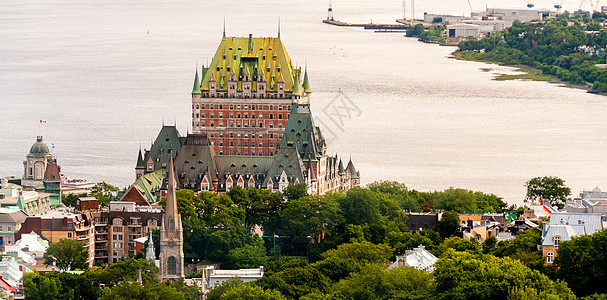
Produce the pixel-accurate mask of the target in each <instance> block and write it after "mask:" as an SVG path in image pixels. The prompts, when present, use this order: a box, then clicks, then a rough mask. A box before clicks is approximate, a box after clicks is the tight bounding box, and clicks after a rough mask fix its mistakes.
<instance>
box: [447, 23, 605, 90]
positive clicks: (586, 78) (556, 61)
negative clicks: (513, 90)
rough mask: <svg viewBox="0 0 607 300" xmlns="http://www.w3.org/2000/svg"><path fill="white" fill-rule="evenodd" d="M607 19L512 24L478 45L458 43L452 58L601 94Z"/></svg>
mask: <svg viewBox="0 0 607 300" xmlns="http://www.w3.org/2000/svg"><path fill="white" fill-rule="evenodd" d="M606 17H607V15H606V14H604V13H594V14H593V15H592V17H589V16H578V17H571V16H570V15H569V14H568V13H567V12H565V13H563V14H561V15H558V16H557V17H556V18H554V19H549V20H545V21H537V22H526V23H523V22H519V21H514V23H513V24H512V27H510V28H508V29H506V30H502V31H499V32H496V33H493V34H491V35H490V36H487V37H485V38H482V39H480V40H467V41H462V42H460V44H459V45H458V47H459V49H458V51H457V52H455V53H454V56H455V57H456V58H458V59H465V60H475V61H482V62H491V63H498V64H503V65H515V66H516V65H525V66H528V67H531V68H534V69H536V70H538V71H541V72H542V73H543V74H546V75H552V76H555V77H556V78H558V79H560V80H561V81H564V82H569V83H571V84H574V85H576V86H578V87H579V86H582V87H588V89H589V90H590V91H592V92H600V93H605V92H607V69H604V68H603V67H602V66H600V65H602V64H605V58H606V56H605V54H606V50H605V48H606V46H607V31H605V30H604V29H603V22H604V21H605V18H606ZM533 77H537V76H533ZM513 78H514V77H513ZM523 79H525V78H523ZM532 80H533V78H532ZM540 80H545V78H540Z"/></svg>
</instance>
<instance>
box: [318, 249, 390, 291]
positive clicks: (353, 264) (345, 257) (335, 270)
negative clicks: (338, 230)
mask: <svg viewBox="0 0 607 300" xmlns="http://www.w3.org/2000/svg"><path fill="white" fill-rule="evenodd" d="M392 255H393V250H392V248H390V246H388V245H385V244H379V245H376V244H373V243H370V242H366V241H364V242H360V243H349V244H342V245H339V246H338V247H337V248H336V249H331V250H328V251H326V252H324V253H323V254H322V257H323V258H324V259H323V260H321V261H318V262H316V263H315V264H314V265H313V267H315V268H317V269H318V270H319V271H321V272H322V273H323V274H324V275H325V276H327V277H329V278H330V279H332V280H334V281H339V280H340V279H342V278H346V277H348V276H349V275H350V274H351V273H355V272H359V271H360V270H362V268H363V267H365V266H367V265H372V264H380V265H382V264H386V263H389V262H390V261H389V260H388V259H389V258H391V257H392Z"/></svg>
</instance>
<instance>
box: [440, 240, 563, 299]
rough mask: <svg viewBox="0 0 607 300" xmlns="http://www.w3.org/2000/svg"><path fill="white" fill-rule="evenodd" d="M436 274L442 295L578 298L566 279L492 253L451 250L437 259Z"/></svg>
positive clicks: (503, 297) (462, 296) (462, 297)
mask: <svg viewBox="0 0 607 300" xmlns="http://www.w3.org/2000/svg"><path fill="white" fill-rule="evenodd" d="M434 278H435V282H436V292H437V296H438V297H439V299H547V298H548V299H575V295H574V294H573V292H572V291H571V290H570V289H569V288H568V287H567V284H566V283H564V282H554V281H551V280H550V279H549V278H548V277H547V276H545V275H543V274H541V273H540V272H539V271H537V270H531V269H529V268H528V267H526V266H525V265H523V264H522V263H521V262H519V261H517V260H514V259H511V258H498V257H495V256H492V255H482V256H481V255H474V254H471V253H467V252H456V251H453V250H449V251H448V253H446V255H445V256H444V257H443V258H441V259H439V260H438V261H437V263H436V270H435V271H434ZM521 294H523V295H525V296H526V297H527V298H518V296H520V295H521Z"/></svg>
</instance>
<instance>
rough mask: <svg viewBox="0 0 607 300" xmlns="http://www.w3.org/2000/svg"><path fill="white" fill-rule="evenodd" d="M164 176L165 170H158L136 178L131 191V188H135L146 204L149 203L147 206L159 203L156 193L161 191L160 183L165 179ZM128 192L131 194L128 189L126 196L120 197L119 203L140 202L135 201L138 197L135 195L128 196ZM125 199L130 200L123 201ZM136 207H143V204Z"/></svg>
mask: <svg viewBox="0 0 607 300" xmlns="http://www.w3.org/2000/svg"><path fill="white" fill-rule="evenodd" d="M166 174H167V171H166V170H158V171H154V172H152V173H149V174H145V175H143V176H141V177H139V178H137V180H136V181H135V183H133V186H132V187H131V189H132V188H133V187H135V188H136V189H137V191H138V192H139V194H141V195H142V196H143V197H144V199H145V200H146V201H147V202H149V204H154V203H156V202H158V201H160V199H159V196H158V195H159V194H158V192H159V191H160V189H162V181H163V180H164V178H165V177H166ZM129 192H131V191H130V189H129V191H127V192H126V194H124V196H123V197H122V199H121V200H120V201H128V202H141V201H139V200H137V201H136V200H135V199H137V198H138V196H137V195H136V194H131V195H128V194H129ZM131 193H135V192H134V191H133V192H131ZM127 195H128V197H127ZM125 197H126V198H125ZM125 199H130V200H125ZM138 205H144V203H141V204H139V203H138ZM146 205H147V204H146Z"/></svg>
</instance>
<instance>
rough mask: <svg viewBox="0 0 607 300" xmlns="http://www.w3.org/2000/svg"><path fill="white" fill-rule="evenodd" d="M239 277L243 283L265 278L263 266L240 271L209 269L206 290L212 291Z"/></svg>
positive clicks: (206, 271) (206, 276)
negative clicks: (217, 286)
mask: <svg viewBox="0 0 607 300" xmlns="http://www.w3.org/2000/svg"><path fill="white" fill-rule="evenodd" d="M235 277H238V278H240V280H242V282H250V281H255V280H257V279H259V278H261V277H263V266H261V267H259V268H258V269H240V270H216V269H215V268H214V267H212V266H211V267H207V269H206V270H205V279H206V290H208V289H212V288H213V287H215V286H216V285H220V284H222V283H224V282H226V281H228V280H230V279H232V278H235Z"/></svg>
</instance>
